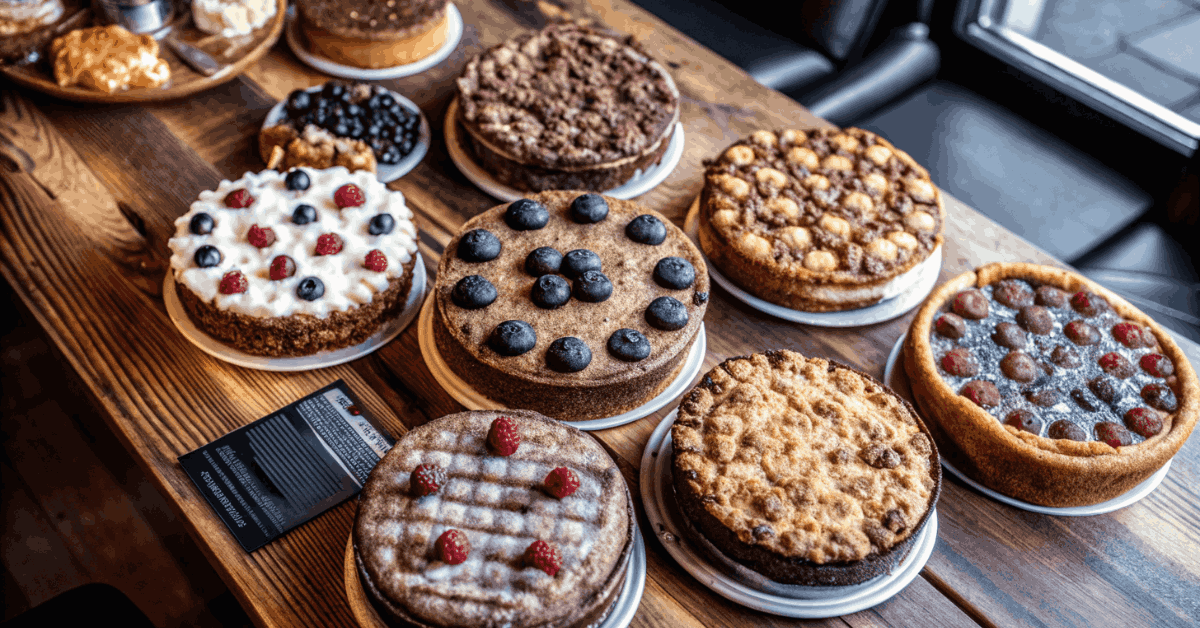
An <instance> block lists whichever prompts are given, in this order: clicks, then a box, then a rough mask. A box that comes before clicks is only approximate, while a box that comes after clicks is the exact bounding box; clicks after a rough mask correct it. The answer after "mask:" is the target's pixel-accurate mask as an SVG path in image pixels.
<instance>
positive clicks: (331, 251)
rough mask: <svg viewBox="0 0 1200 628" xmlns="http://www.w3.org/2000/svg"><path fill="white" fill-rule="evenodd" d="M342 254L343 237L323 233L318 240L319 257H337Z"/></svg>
mask: <svg viewBox="0 0 1200 628" xmlns="http://www.w3.org/2000/svg"><path fill="white" fill-rule="evenodd" d="M341 252H342V236H339V235H338V234H336V233H322V234H321V236H320V237H318V238H317V255H337V254H338V253H341Z"/></svg>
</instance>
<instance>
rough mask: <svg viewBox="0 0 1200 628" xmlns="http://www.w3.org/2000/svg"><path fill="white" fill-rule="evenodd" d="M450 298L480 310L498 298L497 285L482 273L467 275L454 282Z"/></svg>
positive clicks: (464, 306)
mask: <svg viewBox="0 0 1200 628" xmlns="http://www.w3.org/2000/svg"><path fill="white" fill-rule="evenodd" d="M450 300H451V301H453V302H454V304H455V305H457V306H458V307H461V308H463V309H467V310H478V309H480V308H484V307H487V306H489V305H491V304H492V301H495V300H496V286H493V285H492V282H490V281H488V280H487V279H486V278H485V277H483V276H481V275H467V276H466V277H463V278H462V279H459V280H458V283H456V284H454V289H453V290H451V291H450Z"/></svg>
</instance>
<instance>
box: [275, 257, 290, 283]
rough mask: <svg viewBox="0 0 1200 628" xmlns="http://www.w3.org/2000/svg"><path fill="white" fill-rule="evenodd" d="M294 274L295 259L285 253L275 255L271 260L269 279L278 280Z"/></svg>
mask: <svg viewBox="0 0 1200 628" xmlns="http://www.w3.org/2000/svg"><path fill="white" fill-rule="evenodd" d="M295 274H296V261H295V260H293V259H292V258H290V257H288V256H286V255H276V256H275V259H273V260H271V280H272V281H279V280H280V279H287V278H288V277H291V276H292V275H295Z"/></svg>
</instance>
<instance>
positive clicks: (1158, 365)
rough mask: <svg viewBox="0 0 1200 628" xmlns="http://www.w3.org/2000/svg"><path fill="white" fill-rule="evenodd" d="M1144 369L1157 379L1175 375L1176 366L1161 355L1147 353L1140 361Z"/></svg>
mask: <svg viewBox="0 0 1200 628" xmlns="http://www.w3.org/2000/svg"><path fill="white" fill-rule="evenodd" d="M1138 364H1141V365H1142V369H1143V370H1145V371H1146V372H1147V373H1149V374H1151V375H1153V376H1155V377H1170V376H1171V375H1174V374H1175V364H1174V363H1173V362H1171V360H1170V358H1168V357H1167V356H1165V355H1163V354H1161V353H1147V354H1146V355H1144V356H1142V359H1141V360H1138Z"/></svg>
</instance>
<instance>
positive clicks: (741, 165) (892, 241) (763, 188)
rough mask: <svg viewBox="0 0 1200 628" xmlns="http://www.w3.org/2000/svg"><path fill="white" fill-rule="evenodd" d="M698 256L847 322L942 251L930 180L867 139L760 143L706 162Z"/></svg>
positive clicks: (762, 137)
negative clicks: (846, 315)
mask: <svg viewBox="0 0 1200 628" xmlns="http://www.w3.org/2000/svg"><path fill="white" fill-rule="evenodd" d="M699 212H700V221H699V236H700V247H701V248H702V249H703V250H704V254H705V255H707V256H708V259H709V260H711V261H712V263H713V264H714V265H715V266H716V267H717V269H718V270H720V272H721V273H722V274H723V275H725V276H726V277H728V278H729V279H730V280H731V281H733V282H734V283H736V284H737V285H739V286H741V287H742V288H743V289H744V290H746V291H747V292H749V293H750V294H753V295H755V296H757V297H759V298H761V299H764V300H766V301H770V302H771V303H774V304H776V305H782V306H783V307H786V308H791V309H793V310H801V311H806V312H831V311H840V310H851V309H857V308H862V307H866V306H868V305H872V304H874V303H878V302H879V301H881V300H883V299H888V298H891V297H894V296H896V295H898V294H900V293H901V292H903V291H904V290H906V289H908V288H909V287H910V286H911V285H913V284H914V283H915V282H916V281H917V279H918V278H919V277H920V276H921V274H922V273H923V271H924V270H925V266H926V263H927V262H931V256H932V255H933V253H934V251H935V250H936V249H937V248H938V247H939V246H940V245H941V243H942V231H943V228H944V226H945V209H944V207H943V205H942V196H941V193H940V192H939V191H938V189H937V187H936V186H934V185H933V183H932V182H931V181H930V180H929V173H928V172H926V171H925V169H924V168H922V167H921V166H919V165H917V164H916V162H914V161H913V160H912V158H911V157H909V156H908V155H907V154H905V153H904V152H903V151H901V150H899V149H897V148H896V147H894V146H892V145H891V144H889V143H888V142H887V141H886V140H884V139H883V138H881V137H879V136H878V135H875V134H874V133H871V132H870V131H864V130H862V129H853V128H850V129H814V130H809V131H799V130H794V129H792V130H786V131H782V132H772V131H755V132H754V133H752V134H750V136H749V137H748V138H744V139H742V140H739V141H738V142H736V143H734V144H733V145H732V146H730V147H729V148H727V149H725V151H724V152H723V153H721V155H720V156H719V157H717V158H716V159H713V160H710V161H706V162H705V174H704V188H703V191H702V192H701V194H700V209H699Z"/></svg>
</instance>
